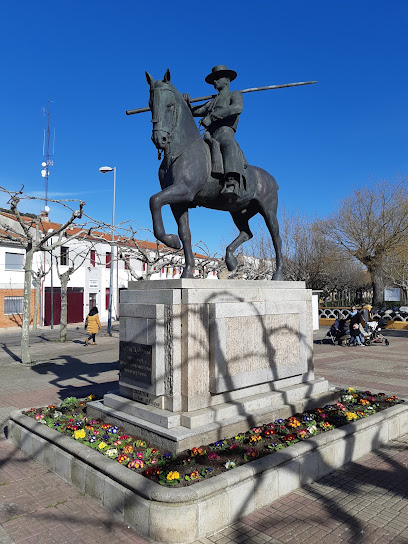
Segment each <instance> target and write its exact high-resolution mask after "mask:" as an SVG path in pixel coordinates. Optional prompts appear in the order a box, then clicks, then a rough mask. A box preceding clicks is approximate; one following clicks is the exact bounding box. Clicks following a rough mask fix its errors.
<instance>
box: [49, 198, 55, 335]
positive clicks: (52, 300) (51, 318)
mask: <svg viewBox="0 0 408 544" xmlns="http://www.w3.org/2000/svg"><path fill="white" fill-rule="evenodd" d="M47 207H48V206H47ZM48 232H49V233H50V232H54V231H53V229H49V230H48ZM48 242H49V245H50V246H51V249H50V257H51V268H50V272H51V293H50V294H51V316H50V320H51V322H50V326H51V329H53V328H54V282H53V273H52V272H53V270H52V269H53V262H52V257H53V256H52V238H49V239H48Z"/></svg>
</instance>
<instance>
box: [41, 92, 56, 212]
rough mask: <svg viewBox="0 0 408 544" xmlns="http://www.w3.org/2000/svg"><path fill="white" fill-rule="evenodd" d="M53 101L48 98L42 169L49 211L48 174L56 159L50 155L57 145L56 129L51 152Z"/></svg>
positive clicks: (46, 207) (46, 209) (47, 210)
mask: <svg viewBox="0 0 408 544" xmlns="http://www.w3.org/2000/svg"><path fill="white" fill-rule="evenodd" d="M51 102H52V100H48V115H47V132H46V131H45V129H44V140H43V157H44V159H45V161H43V162H42V163H41V166H42V167H43V169H42V170H41V176H42V177H43V178H45V211H46V212H47V213H48V212H49V211H50V209H49V207H48V176H49V175H50V166H53V165H54V161H53V160H51V159H50V157H53V156H54V146H55V129H54V135H53V142H52V153H50V116H51ZM43 113H44V116H45V108H43Z"/></svg>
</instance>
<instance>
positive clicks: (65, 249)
mask: <svg viewBox="0 0 408 544" xmlns="http://www.w3.org/2000/svg"><path fill="white" fill-rule="evenodd" d="M68 255H69V248H68V247H67V246H61V260H60V262H61V264H62V266H68V262H69V258H68Z"/></svg>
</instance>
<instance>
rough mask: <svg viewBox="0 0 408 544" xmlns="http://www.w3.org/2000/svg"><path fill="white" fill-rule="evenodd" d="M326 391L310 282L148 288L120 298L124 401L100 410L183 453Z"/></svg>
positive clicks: (183, 283) (120, 397) (133, 288)
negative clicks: (316, 350) (317, 372)
mask: <svg viewBox="0 0 408 544" xmlns="http://www.w3.org/2000/svg"><path fill="white" fill-rule="evenodd" d="M327 391H328V384H327V382H326V380H323V379H319V380H315V379H314V372H313V341H312V293H311V291H310V290H307V289H305V286H304V283H303V282H270V281H234V280H184V279H180V280H163V281H149V282H143V281H142V282H132V283H130V284H129V288H128V290H127V291H122V293H121V303H120V378H119V394H109V395H105V398H104V403H103V404H102V403H98V402H97V403H93V409H94V410H95V415H100V414H98V413H97V412H98V411H99V412H103V413H104V417H105V418H106V417H108V416H109V417H110V418H111V420H112V421H118V422H120V423H121V424H122V425H125V426H126V425H128V427H127V428H128V429H129V431H133V432H138V434H139V435H142V436H144V437H145V438H147V439H151V440H152V441H153V442H155V443H156V444H158V445H161V446H164V447H167V448H168V449H171V450H172V451H176V452H178V451H181V450H183V449H186V448H189V447H192V446H194V445H195V446H197V445H200V444H204V443H205V442H206V441H208V442H211V441H213V440H217V439H220V438H224V437H228V436H232V434H234V433H237V432H241V431H244V430H247V428H248V425H255V424H259V423H262V422H267V421H266V420H268V421H269V419H271V418H272V417H275V416H276V417H288V415H290V414H291V413H292V412H293V411H294V409H295V408H296V410H300V409H303V408H304V407H305V406H306V405H308V403H309V404H310V402H313V399H316V397H317V398H318V399H319V402H321V398H320V396H321V395H324V394H326V393H327ZM296 410H295V411H296Z"/></svg>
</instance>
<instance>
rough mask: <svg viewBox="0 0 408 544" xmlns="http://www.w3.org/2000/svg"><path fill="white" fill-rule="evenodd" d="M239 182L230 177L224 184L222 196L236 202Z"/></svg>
mask: <svg viewBox="0 0 408 544" xmlns="http://www.w3.org/2000/svg"><path fill="white" fill-rule="evenodd" d="M237 188H238V187H237V180H236V179H235V178H233V177H228V178H227V179H226V180H225V182H224V187H223V188H222V189H221V194H222V195H223V196H225V197H226V198H228V199H229V200H236V199H237V198H238V196H239V195H238V194H237Z"/></svg>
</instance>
